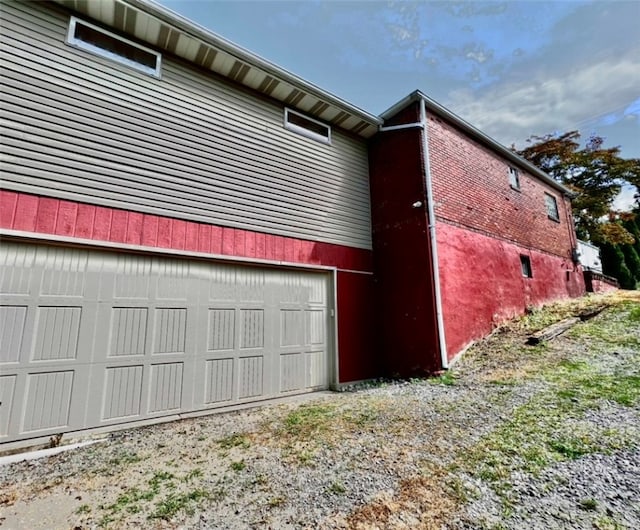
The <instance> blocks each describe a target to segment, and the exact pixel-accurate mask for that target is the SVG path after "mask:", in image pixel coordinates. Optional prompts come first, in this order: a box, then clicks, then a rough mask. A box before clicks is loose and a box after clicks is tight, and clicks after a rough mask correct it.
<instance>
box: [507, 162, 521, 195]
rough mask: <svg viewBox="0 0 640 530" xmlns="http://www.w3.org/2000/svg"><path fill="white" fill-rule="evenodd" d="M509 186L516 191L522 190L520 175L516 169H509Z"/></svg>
mask: <svg viewBox="0 0 640 530" xmlns="http://www.w3.org/2000/svg"><path fill="white" fill-rule="evenodd" d="M509 184H510V185H511V187H512V188H513V189H514V190H520V173H519V172H518V170H517V169H516V168H515V167H510V168H509Z"/></svg>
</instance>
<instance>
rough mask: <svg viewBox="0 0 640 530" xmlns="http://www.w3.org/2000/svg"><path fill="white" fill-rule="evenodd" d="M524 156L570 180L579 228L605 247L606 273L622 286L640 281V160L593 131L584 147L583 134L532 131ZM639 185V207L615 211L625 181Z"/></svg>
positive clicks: (583, 236) (581, 233)
mask: <svg viewBox="0 0 640 530" xmlns="http://www.w3.org/2000/svg"><path fill="white" fill-rule="evenodd" d="M528 142H529V143H530V144H531V145H529V146H528V147H526V148H524V149H522V150H520V151H516V152H517V153H518V154H519V155H520V156H522V157H523V158H525V159H526V160H528V161H529V162H531V163H532V164H534V165H535V166H537V167H539V168H540V169H542V170H543V171H544V172H545V173H547V174H548V175H550V176H551V177H553V178H554V179H555V180H557V181H558V182H560V183H562V184H563V185H565V186H566V187H567V188H569V189H570V190H571V191H573V192H574V193H575V194H576V196H575V198H574V199H573V201H572V206H573V215H574V220H575V225H576V233H577V235H578V237H579V238H580V239H584V240H587V241H591V242H592V243H595V244H596V245H598V246H599V247H600V249H601V257H602V263H603V272H604V273H605V274H608V275H610V276H614V277H615V278H617V279H618V281H619V282H620V285H621V287H623V288H626V289H633V288H635V286H636V283H640V246H637V245H640V228H639V225H638V224H637V222H636V219H638V216H640V159H637V158H632V159H625V158H622V157H621V156H620V148H619V147H610V148H605V147H604V139H603V138H602V137H601V136H595V135H593V136H591V137H589V138H588V139H587V141H586V143H585V145H584V146H582V145H581V144H580V133H579V132H578V131H569V132H567V133H564V134H556V135H553V134H549V135H546V136H532V137H531V138H529V140H528ZM625 184H627V185H629V184H630V185H632V186H635V187H636V190H637V192H636V201H637V204H636V210H637V211H636V212H635V213H627V212H615V211H613V210H612V205H613V201H614V199H615V198H616V196H617V195H618V193H619V192H620V190H621V188H622V186H623V185H625Z"/></svg>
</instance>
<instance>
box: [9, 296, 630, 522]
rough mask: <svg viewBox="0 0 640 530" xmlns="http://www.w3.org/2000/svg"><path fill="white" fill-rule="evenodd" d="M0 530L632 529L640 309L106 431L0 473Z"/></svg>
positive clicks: (579, 306)
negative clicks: (401, 367) (240, 404)
mask: <svg viewBox="0 0 640 530" xmlns="http://www.w3.org/2000/svg"><path fill="white" fill-rule="evenodd" d="M601 304H607V305H608V306H609V307H608V308H607V309H606V310H605V311H603V312H602V313H601V314H600V315H598V316H596V317H595V318H593V319H591V320H589V321H586V322H583V323H579V324H577V325H576V326H575V327H573V328H572V329H571V330H569V331H568V332H566V333H565V334H564V335H562V336H560V337H558V338H556V339H554V340H553V341H551V342H549V343H545V344H542V345H539V346H535V347H530V346H524V342H525V337H526V336H527V335H528V334H529V333H531V332H532V331H534V330H537V329H540V328H543V327H544V326H546V325H548V324H551V323H552V322H555V321H557V320H559V319H561V318H564V317H566V316H569V315H572V314H575V313H576V312H579V311H581V310H584V309H585V308H588V307H593V306H596V305H601ZM0 524H1V526H2V528H7V529H9V528H11V529H14V528H19V529H34V530H35V529H38V528H46V529H54V528H61V529H70V528H74V529H86V528H100V527H106V528H199V529H205V528H223V529H249V528H265V529H266V528H273V529H280V528H323V529H325V528H326V529H329V528H339V529H347V528H353V529H375V528H379V529H387V528H388V529H418V528H423V529H431V528H439V529H450V530H454V529H457V530H461V529H476V528H477V529H495V530H498V529H540V530H542V529H545V530H546V529H574V528H575V529H589V528H595V529H600V530H618V529H623V528H627V529H635V528H640V293H637V292H635V293H627V294H623V295H613V296H605V297H602V296H599V297H592V298H588V299H582V300H579V301H573V302H570V303H564V304H559V305H554V306H551V307H550V308H546V309H544V310H538V311H534V312H533V313H531V314H530V315H528V316H527V317H525V318H524V319H521V320H519V321H517V322H513V323H510V324H509V325H506V326H504V327H503V328H501V329H499V330H496V332H495V333H494V334H493V335H492V336H491V337H490V338H488V339H486V340H484V341H482V342H481V343H479V344H477V345H476V346H475V347H473V348H472V349H470V350H469V351H468V352H467V354H466V355H465V356H464V358H463V359H462V360H461V361H460V362H459V363H458V364H457V365H456V366H455V368H454V369H453V370H451V371H450V372H448V373H447V374H445V375H443V376H441V377H439V378H434V379H430V380H414V381H404V382H388V383H379V384H377V385H375V386H372V387H369V388H358V389H353V390H352V391H348V392H342V393H335V394H323V395H317V396H313V399H311V400H306V401H304V402H301V403H290V404H286V405H278V406H265V407H262V408H259V409H254V410H249V411H243V412H236V413H227V414H218V415H214V416H210V417H203V418H198V419H192V420H185V421H181V422H176V423H170V424H164V425H157V426H153V427H147V428H141V429H135V430H129V431H122V432H118V433H114V434H112V435H110V436H108V438H107V440H106V441H104V442H100V443H97V444H94V445H91V446H88V447H85V448H82V449H77V450H73V451H68V452H65V453H62V454H59V455H56V456H52V457H49V458H46V459H41V460H34V461H28V462H21V463H16V464H11V465H7V466H3V467H0Z"/></svg>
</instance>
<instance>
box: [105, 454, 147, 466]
mask: <svg viewBox="0 0 640 530" xmlns="http://www.w3.org/2000/svg"><path fill="white" fill-rule="evenodd" d="M140 460H142V457H140V456H139V455H138V453H134V452H131V451H122V452H119V453H117V454H116V455H114V456H113V458H111V459H109V465H111V466H126V465H128V464H135V463H136V462H140Z"/></svg>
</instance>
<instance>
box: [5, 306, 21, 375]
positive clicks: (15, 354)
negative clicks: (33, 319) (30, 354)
mask: <svg viewBox="0 0 640 530" xmlns="http://www.w3.org/2000/svg"><path fill="white" fill-rule="evenodd" d="M27 309H28V306H26V305H5V306H0V364H2V363H17V362H18V361H19V360H20V353H21V351H22V343H23V338H24V330H25V324H26V321H27Z"/></svg>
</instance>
